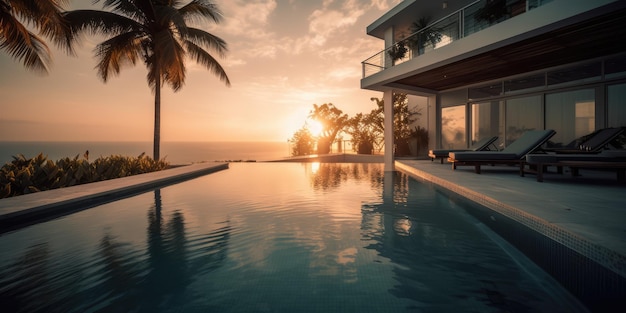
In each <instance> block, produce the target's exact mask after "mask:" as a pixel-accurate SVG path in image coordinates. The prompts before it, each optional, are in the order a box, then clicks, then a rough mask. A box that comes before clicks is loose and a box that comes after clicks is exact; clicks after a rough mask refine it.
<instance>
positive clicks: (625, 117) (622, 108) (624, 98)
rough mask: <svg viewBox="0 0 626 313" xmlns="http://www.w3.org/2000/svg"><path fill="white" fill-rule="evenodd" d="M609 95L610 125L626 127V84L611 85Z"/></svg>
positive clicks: (608, 89) (608, 90)
mask: <svg viewBox="0 0 626 313" xmlns="http://www.w3.org/2000/svg"><path fill="white" fill-rule="evenodd" d="M607 97H608V116H609V118H608V126H609V127H626V84H618V85H611V86H609V87H608V88H607Z"/></svg>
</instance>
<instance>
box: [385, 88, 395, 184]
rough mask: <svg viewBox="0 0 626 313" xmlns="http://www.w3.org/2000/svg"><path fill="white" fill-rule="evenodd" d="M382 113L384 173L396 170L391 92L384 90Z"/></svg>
mask: <svg viewBox="0 0 626 313" xmlns="http://www.w3.org/2000/svg"><path fill="white" fill-rule="evenodd" d="M383 101H384V107H383V110H384V113H385V120H384V125H385V132H384V136H385V172H393V171H395V170H396V168H395V165H394V158H393V146H394V142H393V90H386V91H385V92H384V93H383Z"/></svg>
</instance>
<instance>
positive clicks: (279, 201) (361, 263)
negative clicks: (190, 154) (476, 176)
mask: <svg viewBox="0 0 626 313" xmlns="http://www.w3.org/2000/svg"><path fill="white" fill-rule="evenodd" d="M462 206H463V203H459V202H458V201H457V200H454V199H451V198H450V197H449V196H447V195H446V194H445V193H443V192H440V191H439V190H438V189H437V188H436V187H434V186H433V185H431V184H428V183H423V182H418V181H416V180H414V179H412V178H410V177H408V176H407V175H405V174H402V173H395V174H392V173H384V172H383V166H382V165H381V164H331V163H328V164H324V163H322V164H319V163H302V164H301V163H234V164H231V166H230V169H228V170H225V171H221V172H217V173H214V174H210V175H207V176H203V177H200V178H196V179H193V180H189V181H185V182H182V183H179V184H176V185H171V186H166V187H163V188H161V189H156V190H154V191H151V192H147V193H143V194H140V195H136V196H133V197H129V198H125V199H121V200H117V201H114V202H111V203H107V204H104V205H100V206H97V207H94V208H90V209H88V210H85V211H81V212H78V213H75V214H72V215H68V216H64V217H61V218H58V219H55V220H52V221H48V222H44V223H40V224H36V225H32V226H29V227H26V228H23V229H20V230H16V231H13V232H10V233H5V234H3V235H2V236H0V251H3V253H2V254H1V255H0V301H1V303H0V307H3V308H12V309H22V310H23V311H37V310H41V311H46V312H52V311H62V312H72V311H73V312H89V311H111V312H128V311H141V312H169V311H177V312H403V311H408V312H452V311H454V312H457V311H465V312H502V311H508V312H576V311H580V312H584V309H583V308H582V307H580V306H579V304H578V302H576V301H575V300H573V298H571V297H570V296H569V295H568V294H567V292H565V291H564V290H563V289H562V288H560V286H558V285H557V284H555V283H554V282H553V281H551V280H550V279H545V278H546V275H545V274H543V273H541V272H540V271H538V270H537V269H536V267H534V266H533V264H530V263H529V262H528V261H527V260H526V259H524V258H523V257H521V256H520V255H518V254H516V252H515V250H514V249H513V248H511V247H510V246H508V245H507V244H506V243H504V242H503V241H502V240H501V239H499V238H498V237H497V236H495V235H494V234H493V233H491V232H490V231H489V230H487V229H486V227H484V226H483V225H482V224H480V223H479V222H477V221H476V220H475V219H473V218H472V217H471V216H470V215H469V214H467V213H466V212H465V210H464V209H463V208H462Z"/></svg>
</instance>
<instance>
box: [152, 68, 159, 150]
mask: <svg viewBox="0 0 626 313" xmlns="http://www.w3.org/2000/svg"><path fill="white" fill-rule="evenodd" d="M157 67H158V65H157ZM156 72H157V77H156V84H155V86H154V143H153V145H154V146H153V157H152V158H153V159H154V160H155V161H158V160H159V158H160V153H159V151H160V150H161V75H160V74H159V71H158V70H157V71H156Z"/></svg>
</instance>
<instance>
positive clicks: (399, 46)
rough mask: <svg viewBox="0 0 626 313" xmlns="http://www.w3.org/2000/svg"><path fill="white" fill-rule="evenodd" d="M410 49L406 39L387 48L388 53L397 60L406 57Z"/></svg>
mask: <svg viewBox="0 0 626 313" xmlns="http://www.w3.org/2000/svg"><path fill="white" fill-rule="evenodd" d="M407 51H408V49H407V48H406V42H405V41H404V40H401V41H398V42H396V43H395V44H393V45H392V46H391V48H389V50H387V54H389V57H391V60H393V61H396V60H399V59H402V58H404V56H405V55H406V52H407Z"/></svg>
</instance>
